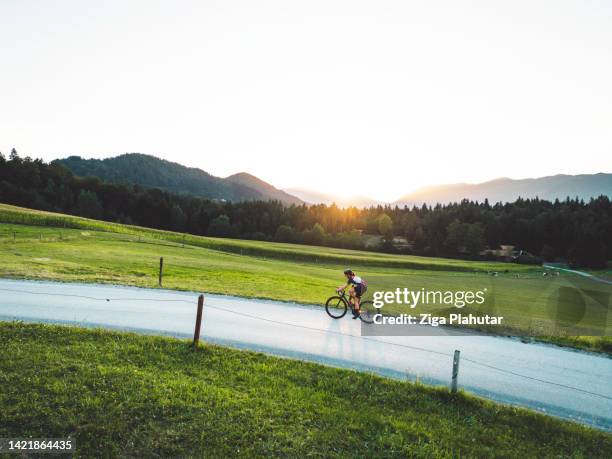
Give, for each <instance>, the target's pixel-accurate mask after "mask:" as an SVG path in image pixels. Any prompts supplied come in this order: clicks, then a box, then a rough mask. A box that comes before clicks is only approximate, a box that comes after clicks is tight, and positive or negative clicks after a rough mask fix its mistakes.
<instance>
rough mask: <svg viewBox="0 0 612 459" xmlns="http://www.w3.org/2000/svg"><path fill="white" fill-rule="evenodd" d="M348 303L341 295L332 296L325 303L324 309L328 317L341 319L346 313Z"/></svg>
mask: <svg viewBox="0 0 612 459" xmlns="http://www.w3.org/2000/svg"><path fill="white" fill-rule="evenodd" d="M347 308H348V305H347V304H346V301H345V300H344V298H342V297H341V296H332V297H331V298H329V299H328V300H327V302H326V303H325V310H326V311H327V314H329V316H330V317H332V318H334V319H341V318H342V317H344V315H345V314H346V310H347Z"/></svg>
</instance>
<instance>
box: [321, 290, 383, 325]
mask: <svg viewBox="0 0 612 459" xmlns="http://www.w3.org/2000/svg"><path fill="white" fill-rule="evenodd" d="M349 308H351V312H352V313H353V314H354V313H355V305H354V304H353V299H352V298H351V297H350V296H348V295H347V294H346V292H345V291H342V293H339V294H338V295H334V296H332V297H330V298H328V299H327V301H326V302H325V310H326V311H327V314H329V316H330V317H331V318H333V319H341V318H343V317H344V316H345V314H346V312H347V311H348V310H349ZM359 309H360V310H361V313H360V314H359V319H360V320H361V321H362V322H365V323H367V324H371V323H374V316H375V315H376V314H378V310H377V309H376V308H375V307H374V303H372V302H371V301H370V300H361V301H360V302H359Z"/></svg>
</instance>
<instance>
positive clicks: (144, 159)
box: [56, 153, 302, 204]
mask: <svg viewBox="0 0 612 459" xmlns="http://www.w3.org/2000/svg"><path fill="white" fill-rule="evenodd" d="M56 162H58V163H59V164H61V165H63V166H65V167H67V168H68V169H70V170H71V171H72V173H73V174H75V175H77V176H82V177H85V176H94V177H98V178H100V179H101V180H104V181H107V182H113V183H129V184H138V185H142V186H147V187H154V188H161V189H163V190H166V191H170V192H173V193H183V194H191V195H194V196H199V197H203V198H209V199H224V200H227V201H253V200H264V201H268V200H277V201H281V202H283V203H285V204H300V203H301V202H302V201H301V200H300V199H298V198H296V197H295V196H291V195H290V194H288V193H285V192H284V191H281V190H278V189H276V188H274V187H273V186H272V185H270V184H268V183H266V182H264V181H263V180H260V179H258V178H257V177H254V176H252V175H250V174H246V173H240V174H235V175H232V176H230V177H227V178H220V177H215V176H214V175H211V174H209V173H208V172H206V171H203V170H201V169H197V168H193V167H186V166H183V165H181V164H178V163H173V162H170V161H166V160H164V159H160V158H157V157H155V156H151V155H143V154H140V153H126V154H124V155H120V156H116V157H114V158H106V159H83V158H81V157H80V156H70V157H68V158H65V159H58V160H56Z"/></svg>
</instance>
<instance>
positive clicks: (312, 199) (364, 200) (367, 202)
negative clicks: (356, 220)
mask: <svg viewBox="0 0 612 459" xmlns="http://www.w3.org/2000/svg"><path fill="white" fill-rule="evenodd" d="M284 191H286V192H287V193H290V194H292V195H293V196H297V197H298V198H300V199H301V200H302V201H304V202H307V203H308V204H327V205H330V204H334V203H335V204H336V205H337V206H339V207H351V206H354V207H370V206H375V205H377V204H379V203H380V202H379V201H376V200H374V199H371V198H368V197H367V196H353V197H349V198H340V197H338V196H333V195H331V194H326V193H320V192H318V191H312V190H305V189H302V188H285V190H284Z"/></svg>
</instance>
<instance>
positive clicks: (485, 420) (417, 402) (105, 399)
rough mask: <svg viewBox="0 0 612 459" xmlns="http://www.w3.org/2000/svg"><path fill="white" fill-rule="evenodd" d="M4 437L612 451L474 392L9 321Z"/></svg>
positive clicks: (351, 451) (270, 446)
mask: <svg viewBox="0 0 612 459" xmlns="http://www.w3.org/2000/svg"><path fill="white" fill-rule="evenodd" d="M0 343H2V347H3V349H2V354H1V356H0V387H2V391H0V406H1V407H2V412H1V414H0V437H43V436H44V437H65V436H71V437H72V438H74V439H75V440H76V447H77V454H78V455H79V456H89V457H117V456H130V457H169V456H170V457H177V456H182V457H185V456H206V457H230V456H231V457H235V456H242V457H576V458H583V457H589V458H591V457H593V458H594V457H602V458H608V457H611V456H612V436H611V435H610V434H608V433H604V432H599V431H595V430H593V429H589V428H586V427H582V426H580V425H577V424H573V423H569V422H564V421H560V420H557V419H554V418H551V417H547V416H544V415H541V414H537V413H534V412H529V411H526V410H522V409H517V408H510V407H503V406H501V405H496V404H493V403H490V402H486V401H483V400H481V399H477V398H474V397H471V396H468V395H465V394H462V393H459V394H457V395H455V396H452V395H451V394H450V393H449V392H448V391H447V390H443V389H433V388H427V387H424V386H421V385H418V384H416V385H415V384H412V383H406V382H399V381H392V380H389V379H385V378H381V377H377V376H374V375H370V374H363V373H356V372H352V371H348V370H340V369H334V368H329V367H324V366H321V365H316V364H311V363H305V362H299V361H292V360H286V359H280V358H275V357H268V356H265V355H262V354H258V353H253V352H246V351H236V350H232V349H227V348H222V347H217V346H212V345H206V346H204V347H203V348H200V349H199V350H198V351H193V350H190V349H189V348H188V346H187V343H186V342H184V341H180V340H176V339H169V338H160V337H144V336H137V335H133V334H121V333H114V332H104V331H100V330H84V329H78V328H72V327H60V326H45V325H25V324H19V323H0Z"/></svg>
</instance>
